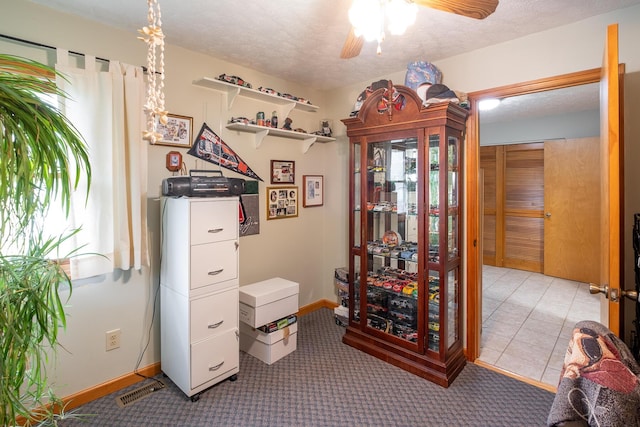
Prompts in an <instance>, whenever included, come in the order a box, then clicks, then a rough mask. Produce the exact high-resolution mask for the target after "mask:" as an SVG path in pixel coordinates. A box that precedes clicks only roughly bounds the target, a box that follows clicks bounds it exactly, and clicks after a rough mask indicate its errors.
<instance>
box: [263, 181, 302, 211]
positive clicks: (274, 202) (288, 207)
mask: <svg viewBox="0 0 640 427" xmlns="http://www.w3.org/2000/svg"><path fill="white" fill-rule="evenodd" d="M296 216H298V187H295V186H290V187H267V219H280V218H291V217H296Z"/></svg>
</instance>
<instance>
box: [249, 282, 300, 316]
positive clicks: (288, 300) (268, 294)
mask: <svg viewBox="0 0 640 427" xmlns="http://www.w3.org/2000/svg"><path fill="white" fill-rule="evenodd" d="M298 293H299V285H298V284H297V283H296V282H292V281H290V280H286V279H282V278H280V277H275V278H273V279H268V280H264V281H262V282H257V283H253V284H251V285H245V286H241V287H240V321H241V322H244V323H246V324H248V325H249V326H251V327H253V328H258V327H260V326H262V325H266V324H267V323H269V322H274V321H276V320H279V319H282V318H283V317H286V316H288V315H290V314H294V313H297V312H298Z"/></svg>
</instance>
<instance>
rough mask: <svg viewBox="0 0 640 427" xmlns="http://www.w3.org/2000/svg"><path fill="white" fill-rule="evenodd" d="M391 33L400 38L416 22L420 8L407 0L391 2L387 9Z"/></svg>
mask: <svg viewBox="0 0 640 427" xmlns="http://www.w3.org/2000/svg"><path fill="white" fill-rule="evenodd" d="M385 11H386V14H387V21H388V22H389V32H390V33H391V34H393V35H395V36H400V35H402V34H404V32H405V31H407V28H409V27H410V26H411V25H413V24H414V23H415V22H416V14H417V13H418V6H417V5H416V4H415V3H413V2H410V1H407V0H389V1H388V2H387V4H386V8H385Z"/></svg>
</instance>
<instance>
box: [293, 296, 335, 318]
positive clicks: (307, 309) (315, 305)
mask: <svg viewBox="0 0 640 427" xmlns="http://www.w3.org/2000/svg"><path fill="white" fill-rule="evenodd" d="M337 306H338V303H336V302H333V301H330V300H328V299H321V300H318V301H316V302H312V303H311V304H307V305H304V306H302V307H300V308H299V309H298V316H304V315H306V314H309V313H313V312H314V311H316V310H320V309H321V308H329V309H331V310H333V309H334V308H336V307H337Z"/></svg>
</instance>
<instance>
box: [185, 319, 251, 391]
mask: <svg viewBox="0 0 640 427" xmlns="http://www.w3.org/2000/svg"><path fill="white" fill-rule="evenodd" d="M237 333H238V330H237V329H233V330H230V331H228V332H225V333H224V334H222V335H216V336H215V337H211V338H208V339H206V340H204V341H200V342H197V343H195V344H191V388H192V389H194V388H196V387H198V386H200V385H202V384H204V383H206V382H208V381H211V380H214V379H216V378H221V377H222V378H223V377H224V375H225V374H226V373H228V372H229V371H231V370H233V369H236V368H238V366H239V363H240V346H239V343H238V335H237ZM222 378H221V379H222Z"/></svg>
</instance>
